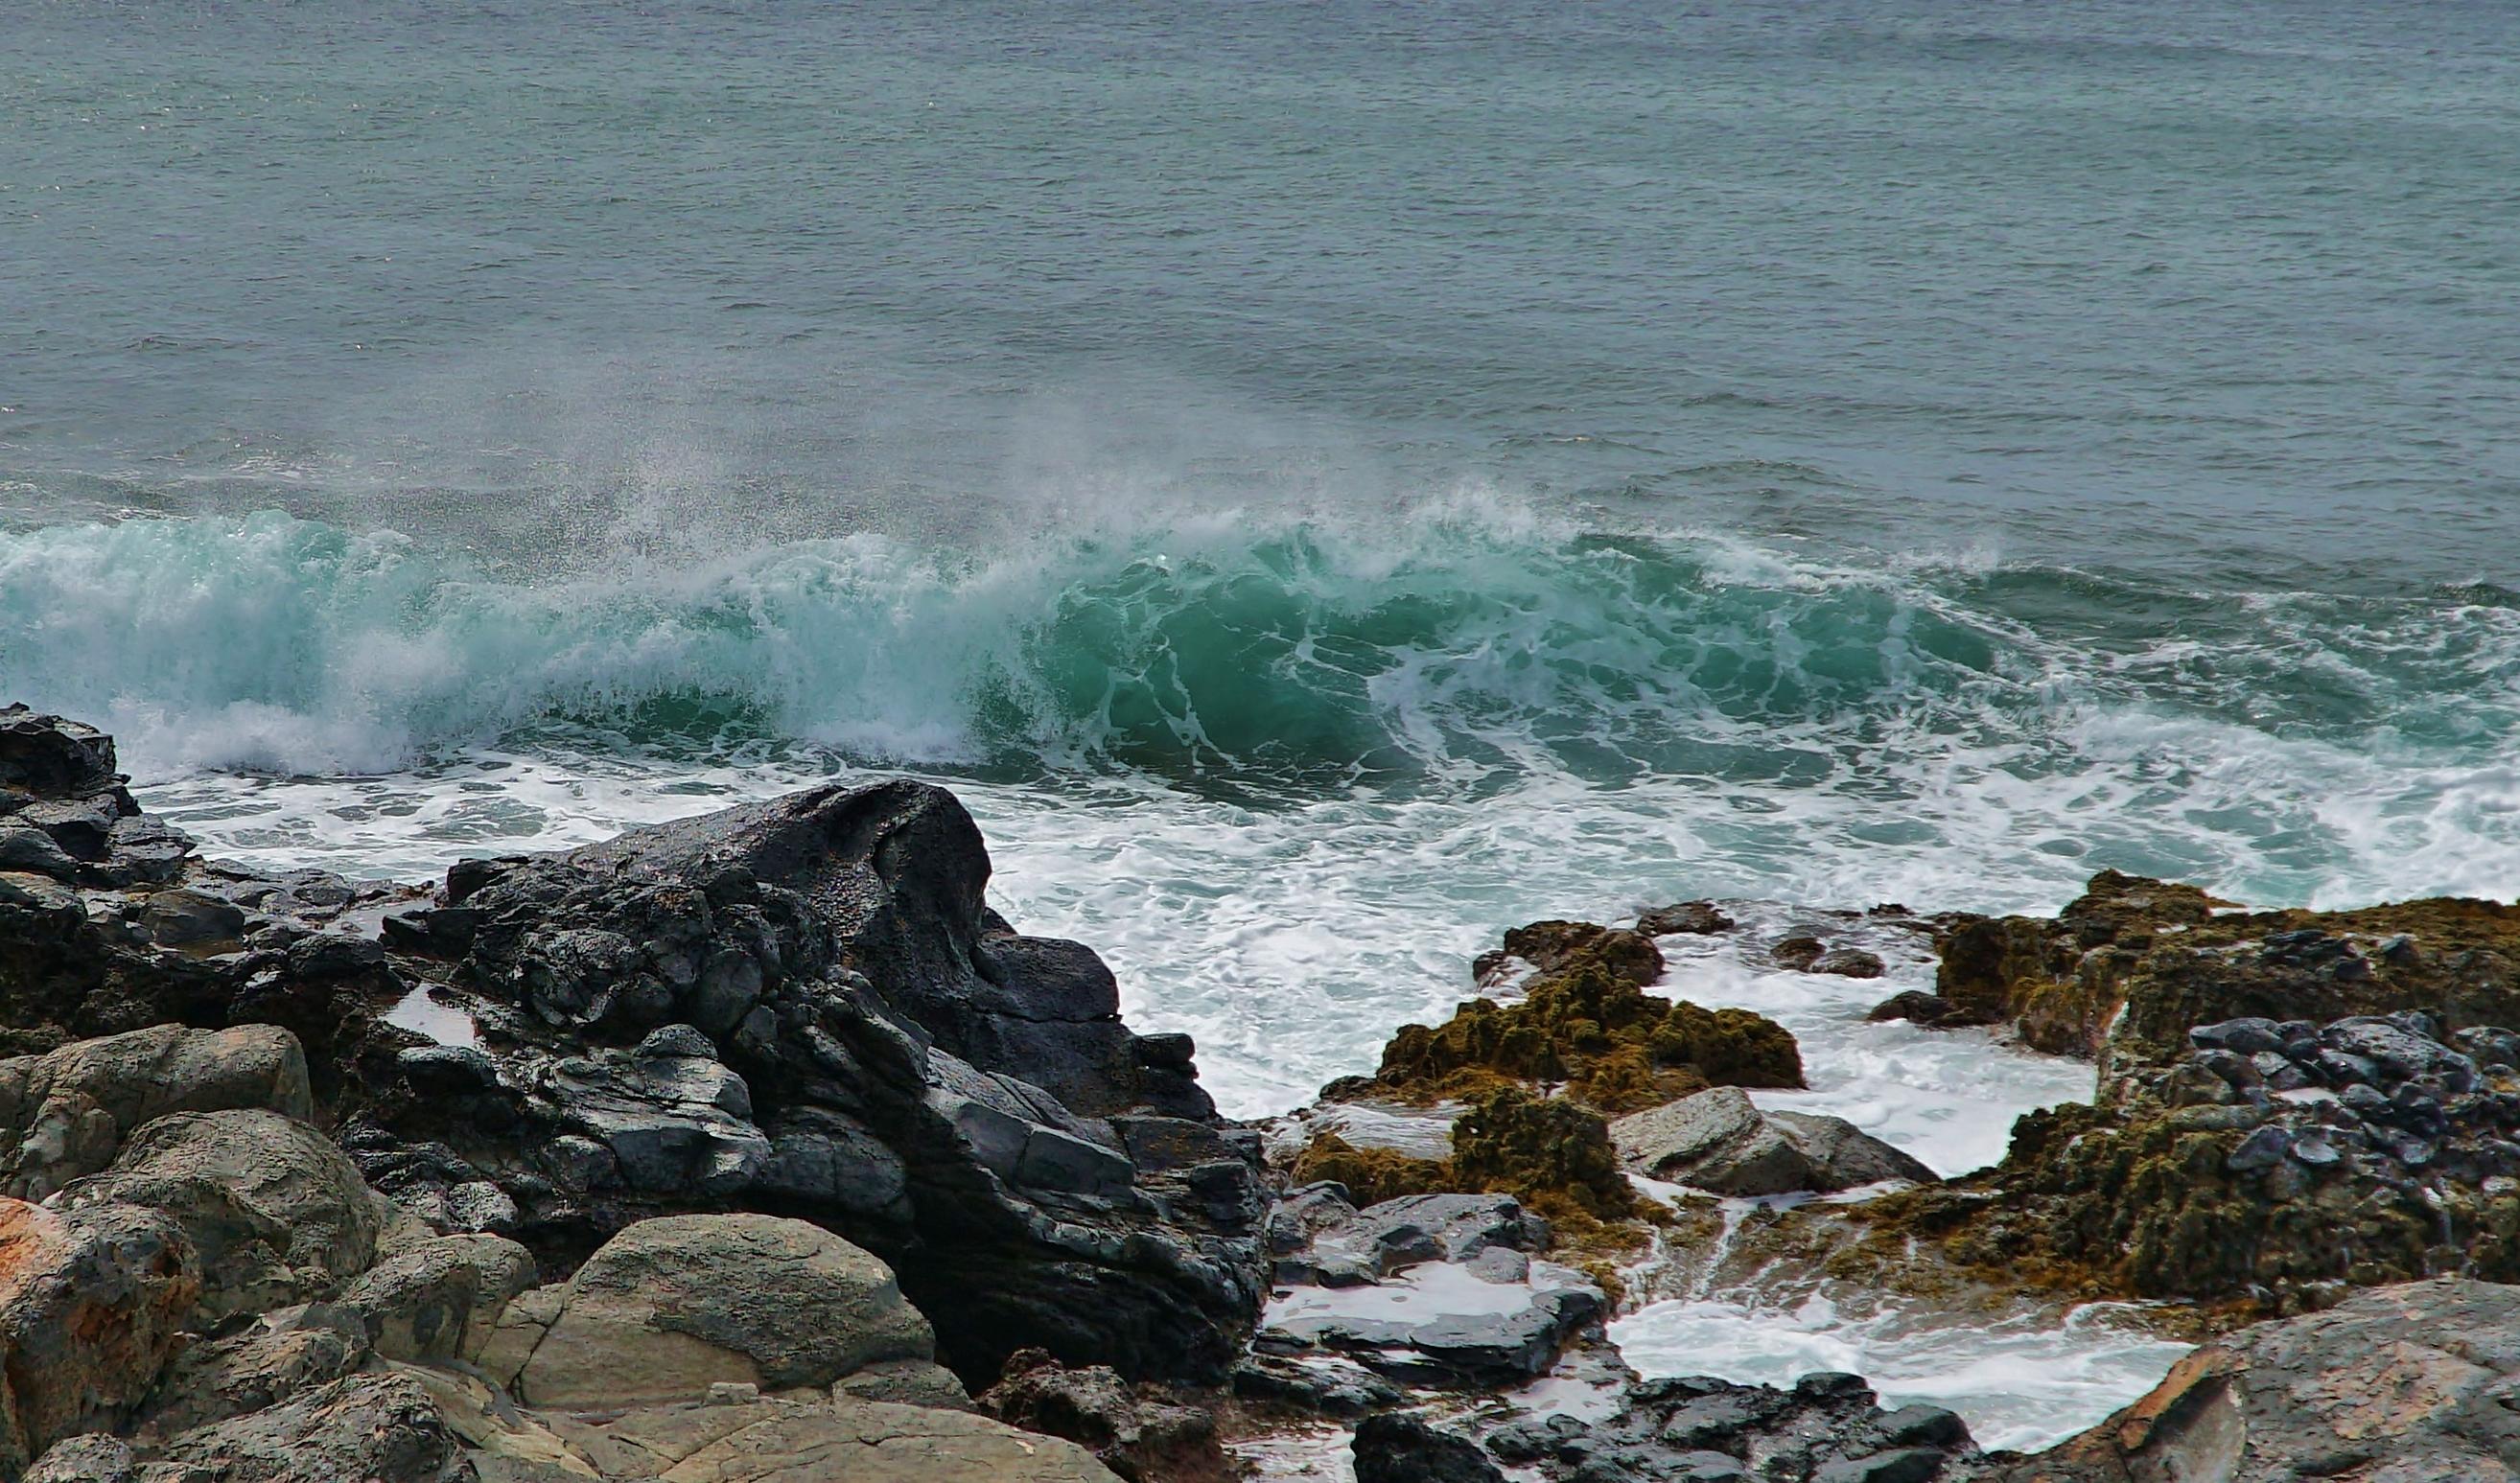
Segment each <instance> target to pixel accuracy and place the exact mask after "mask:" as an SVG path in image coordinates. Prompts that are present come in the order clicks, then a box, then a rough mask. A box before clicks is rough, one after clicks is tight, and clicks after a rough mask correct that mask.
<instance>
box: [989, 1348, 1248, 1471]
mask: <svg viewBox="0 0 2520 1483" xmlns="http://www.w3.org/2000/svg"><path fill="white" fill-rule="evenodd" d="M979 1404H980V1407H981V1409H982V1410H984V1411H986V1412H987V1413H988V1414H989V1415H991V1416H996V1417H997V1418H998V1419H1000V1420H1002V1421H1005V1422H1007V1423H1008V1424H1009V1425H1012V1426H1019V1427H1021V1428H1023V1429H1024V1430H1026V1431H1030V1432H1038V1433H1040V1434H1042V1435H1044V1436H1053V1437H1064V1438H1066V1439H1067V1440H1068V1441H1071V1442H1074V1443H1076V1444H1078V1445H1079V1446H1082V1447H1083V1448H1085V1449H1086V1450H1087V1451H1088V1452H1091V1453H1092V1454H1094V1456H1095V1458H1096V1460H1097V1461H1101V1462H1102V1464H1103V1465H1104V1466H1105V1467H1108V1468H1110V1469H1111V1470H1112V1471H1113V1472H1115V1473H1117V1474H1119V1475H1120V1476H1121V1477H1122V1478H1125V1479H1128V1480H1129V1483H1228V1480H1231V1479H1233V1478H1236V1477H1238V1476H1239V1474H1240V1469H1239V1468H1238V1467H1237V1466H1235V1464H1234V1462H1233V1461H1232V1460H1231V1459H1230V1458H1228V1457H1227V1455H1226V1451H1225V1445H1224V1442H1223V1440H1222V1439H1221V1437H1220V1435H1219V1432H1218V1428H1217V1422H1216V1417H1215V1416H1213V1415H1211V1414H1210V1413H1209V1412H1208V1411H1206V1410H1205V1409H1202V1408H1200V1407H1197V1406H1184V1405H1179V1404H1175V1403H1174V1401H1173V1399H1172V1398H1170V1397H1169V1396H1167V1394H1166V1393H1165V1392H1164V1391H1163V1390H1162V1389H1161V1388H1160V1387H1155V1386H1132V1385H1131V1384H1130V1383H1129V1382H1128V1381H1126V1380H1123V1379H1122V1378H1120V1376H1119V1375H1118V1374H1117V1373H1116V1372H1114V1371H1111V1370H1109V1369H1107V1368H1105V1367H1102V1366H1099V1365H1098V1366H1092V1367H1089V1368H1086V1369H1082V1370H1071V1369H1068V1368H1067V1367H1065V1366H1062V1365H1059V1364H1058V1363H1057V1361H1055V1360H1053V1359H1051V1358H1050V1356H1048V1355H1047V1354H1044V1353H1042V1352H1041V1351H1039V1350H1026V1351H1022V1352H1020V1353H1018V1354H1016V1355H1015V1356H1014V1357H1013V1358H1012V1359H1011V1360H1010V1361H1009V1362H1008V1364H1007V1377H1006V1378H1005V1379H1003V1380H1000V1381H999V1382H998V1383H997V1384H996V1385H994V1386H992V1387H991V1388H990V1389H989V1391H988V1392H987V1393H986V1394H985V1395H982V1396H981V1397H980V1402H979Z"/></svg>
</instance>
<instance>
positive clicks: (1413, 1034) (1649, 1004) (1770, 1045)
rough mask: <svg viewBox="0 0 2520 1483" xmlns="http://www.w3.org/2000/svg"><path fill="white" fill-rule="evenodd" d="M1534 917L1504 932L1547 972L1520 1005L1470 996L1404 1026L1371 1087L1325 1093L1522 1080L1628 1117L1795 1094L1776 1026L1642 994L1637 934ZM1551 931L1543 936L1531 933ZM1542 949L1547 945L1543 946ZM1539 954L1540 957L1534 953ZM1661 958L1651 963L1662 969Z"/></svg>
mask: <svg viewBox="0 0 2520 1483" xmlns="http://www.w3.org/2000/svg"><path fill="white" fill-rule="evenodd" d="M1585 926H1586V924H1584V923H1575V922H1541V923H1535V924H1534V925H1533V926H1530V927H1524V928H1517V929H1516V931H1514V932H1509V933H1508V934H1507V943H1508V948H1509V949H1513V948H1514V946H1515V944H1516V943H1517V942H1519V943H1520V944H1521V946H1520V948H1519V949H1516V950H1515V952H1514V956H1516V957H1521V958H1523V959H1525V961H1528V962H1534V963H1538V964H1542V965H1544V968H1543V971H1541V972H1539V973H1538V974H1536V975H1535V976H1534V977H1533V978H1531V979H1530V980H1529V981H1528V982H1527V983H1526V984H1525V985H1524V988H1523V996H1522V998H1520V999H1518V1000H1515V1001H1513V1002H1511V1003H1507V1004H1500V1003H1498V1002H1497V1001H1495V1000H1492V999H1473V1000H1470V1001H1468V1002H1467V1003H1465V1004H1463V1005H1462V1006H1461V1007H1460V1008H1459V1009H1457V1010H1456V1011H1454V1013H1453V1017H1452V1018H1451V1019H1449V1020H1446V1021H1445V1022H1444V1023H1443V1024H1441V1025H1437V1026H1433V1027H1429V1026H1426V1025H1417V1024H1413V1025H1404V1026H1402V1027H1401V1029H1400V1032H1399V1033H1398V1034H1396V1035H1394V1036H1393V1037H1392V1038H1391V1041H1390V1043H1389V1044H1388V1045H1387V1046H1385V1047H1384V1048H1383V1053H1382V1065H1381V1068H1380V1069H1379V1070H1378V1071H1376V1072H1375V1074H1374V1075H1373V1078H1372V1079H1371V1080H1370V1081H1366V1080H1357V1081H1351V1082H1345V1083H1335V1084H1333V1087H1332V1088H1331V1089H1328V1090H1326V1092H1325V1095H1327V1096H1333V1097H1338V1096H1357V1095H1369V1094H1379V1095H1383V1096H1389V1097H1396V1098H1399V1099H1401V1100H1403V1101H1413V1102H1418V1103H1421V1104H1422V1103H1427V1102H1433V1101H1442V1100H1445V1099H1447V1098H1473V1097H1478V1096H1481V1095H1484V1094H1486V1093H1490V1092H1494V1091H1497V1090H1499V1089H1500V1088H1504V1087H1508V1086H1513V1085H1517V1084H1527V1083H1545V1084H1552V1085H1556V1084H1562V1085H1563V1086H1564V1088H1565V1091H1566V1094H1567V1095H1568V1096H1569V1097H1571V1098H1573V1099H1574V1100H1576V1101H1581V1102H1583V1103H1585V1104H1587V1105H1589V1106H1592V1107H1594V1108H1597V1109H1598V1110H1600V1111H1602V1112H1608V1113H1619V1112H1632V1111H1636V1110H1638V1109H1640V1108H1643V1107H1651V1106H1659V1105H1661V1104H1662V1103H1664V1102H1667V1101H1674V1100H1675V1099H1678V1098H1682V1097H1686V1096H1688V1094H1690V1093H1691V1092H1698V1091H1703V1090H1704V1089H1705V1088H1707V1087H1708V1086H1710V1085H1712V1086H1740V1087H1800V1086H1801V1085H1802V1084H1803V1068H1802V1054H1801V1051H1800V1049H1799V1048H1798V1047H1797V1046H1796V1045H1795V1044H1794V1038H1793V1035H1792V1034H1791V1033H1790V1032H1789V1031H1787V1030H1786V1029H1785V1028H1784V1027H1783V1026H1781V1025H1779V1024H1778V1023H1776V1022H1775V1021H1774V1020H1771V1019H1768V1018H1766V1017H1764V1016H1762V1015H1758V1014H1754V1013H1751V1012H1750V1011H1747V1010H1732V1009H1725V1010H1708V1009H1704V1008H1702V1007H1700V1006H1697V1005H1694V1004H1690V1003H1688V1001H1686V1000H1683V1001H1679V1002H1674V1001H1672V1000H1668V999H1663V998H1660V997H1658V996H1656V995H1651V994H1647V993H1645V992H1644V989H1643V985H1644V983H1645V982H1648V981H1650V980H1649V978H1647V977H1645V976H1644V975H1645V973H1646V972H1647V969H1648V965H1647V963H1646V961H1645V960H1644V959H1643V958H1642V957H1640V956H1638V955H1637V954H1636V953H1635V952H1634V950H1633V943H1632V942H1631V939H1633V942H1634V943H1643V946H1644V947H1645V949H1646V950H1647V951H1651V949H1652V943H1651V942H1650V941H1648V940H1646V939H1643V938H1642V937H1639V936H1638V935H1637V934H1636V933H1634V932H1621V931H1617V930H1615V929H1611V928H1604V927H1590V928H1589V929H1588V930H1589V932H1590V934H1591V935H1589V936H1587V935H1585V934H1584V933H1582V932H1578V931H1576V930H1575V929H1576V928H1579V927H1585ZM1542 928H1548V929H1550V930H1549V932H1548V933H1547V934H1545V937H1544V938H1542V939H1540V940H1539V941H1535V939H1534V938H1533V937H1531V936H1527V935H1526V934H1539V933H1540V932H1541V929H1542ZM1543 943H1545V946H1544V945H1543ZM1535 954H1537V956H1534V955H1535ZM1660 966H1661V957H1660V955H1659V954H1655V955H1654V956H1653V959H1652V961H1651V964H1650V968H1651V970H1652V971H1657V972H1658V971H1659V969H1660Z"/></svg>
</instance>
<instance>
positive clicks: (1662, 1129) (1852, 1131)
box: [1610, 1087, 1935, 1194]
mask: <svg viewBox="0 0 2520 1483" xmlns="http://www.w3.org/2000/svg"><path fill="white" fill-rule="evenodd" d="M1610 1140H1611V1142H1612V1143H1614V1144H1616V1145H1617V1146H1618V1149H1619V1153H1620V1156H1621V1157H1622V1158H1624V1159H1625V1160H1626V1161H1627V1162H1628V1163H1629V1164H1630V1165H1631V1166H1633V1167H1635V1168H1637V1169H1639V1170H1641V1171H1642V1172H1643V1173H1645V1174H1649V1175H1651V1176H1653V1177H1654V1178H1656V1179H1666V1180H1674V1181H1677V1182H1679V1183H1681V1184H1686V1185H1693V1186H1696V1187H1697V1188H1699V1189H1701V1190H1707V1191H1713V1192H1715V1193H1718V1194H1782V1193H1786V1192H1789V1191H1797V1190H1810V1191H1823V1192H1830V1191H1840V1190H1852V1189H1855V1188H1856V1187H1858V1186H1862V1185H1872V1184H1879V1183H1883V1182H1886V1181H1892V1180H1899V1181H1906V1182H1908V1183H1911V1184H1932V1183H1934V1182H1935V1175H1934V1171H1933V1170H1931V1169H1928V1168H1926V1167H1925V1166H1924V1165H1923V1164H1922V1163H1920V1162H1918V1161H1917V1160H1916V1159H1914V1158H1913V1157H1911V1156H1909V1155H1908V1154H1906V1153H1902V1152H1901V1151H1899V1150H1898V1149H1897V1148H1894V1147H1892V1146H1890V1145H1888V1144H1885V1143H1883V1142H1881V1141H1880V1140H1879V1139H1877V1138H1872V1137H1869V1136H1868V1135H1866V1134H1865V1133H1864V1132H1863V1131H1862V1130H1861V1129H1859V1128H1857V1127H1856V1126H1855V1125H1854V1124H1853V1123H1850V1122H1848V1121H1847V1120H1846V1119H1844V1118H1842V1117H1828V1116H1823V1115H1820V1114H1815V1113H1807V1112H1762V1111H1760V1110H1759V1108H1758V1107H1757V1106H1755V1105H1753V1104H1752V1103H1751V1101H1750V1099H1749V1097H1748V1096H1747V1095H1746V1094H1744V1093H1743V1092H1741V1091H1740V1090H1739V1089H1737V1088H1733V1087H1716V1088H1713V1089H1710V1090H1708V1091H1704V1092H1700V1093H1698V1094H1697V1095H1695V1096H1694V1097H1688V1098H1684V1099H1682V1100H1681V1101H1676V1102H1672V1103H1670V1104H1669V1105H1666V1106H1661V1107H1654V1108H1650V1109H1648V1110H1646V1111H1643V1112H1637V1113H1632V1114H1630V1115H1628V1116H1626V1117H1623V1118H1620V1119H1619V1120H1618V1121H1616V1122H1614V1123H1612V1124H1610Z"/></svg>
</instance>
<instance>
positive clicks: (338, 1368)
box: [133, 1303, 368, 1444]
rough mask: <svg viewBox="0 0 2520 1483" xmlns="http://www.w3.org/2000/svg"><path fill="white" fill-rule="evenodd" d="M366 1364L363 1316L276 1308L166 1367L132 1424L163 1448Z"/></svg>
mask: <svg viewBox="0 0 2520 1483" xmlns="http://www.w3.org/2000/svg"><path fill="white" fill-rule="evenodd" d="M367 1357H368V1335H367V1329H366V1326H365V1325H363V1324H362V1323H361V1322H360V1319H359V1316H358V1315H357V1314H355V1313H352V1312H350V1311H349V1310H347V1309H345V1308H337V1307H335V1306H333V1305H331V1304H329V1303H300V1304H298V1305H297V1306H295V1307H293V1308H280V1309H275V1310H273V1311H272V1312H270V1313H267V1314H264V1315H262V1316H261V1317H259V1318H256V1319H253V1320H250V1321H248V1323H246V1324H245V1325H244V1326H242V1327H239V1328H234V1329H230V1330H228V1331H225V1332H222V1333H220V1334H219V1335H218V1336H216V1337H215V1338H209V1339H200V1340H196V1341H195V1342H194V1343H192V1344H191V1345H189V1346H187V1347H186V1348H185V1350H184V1351H183V1353H182V1354H181V1355H179V1356H178V1357H177V1358H176V1360H175V1363H174V1364H172V1365H171V1366H169V1367H167V1370H166V1373H165V1375H164V1376H163V1377H162V1378H161V1379H160V1380H159V1382H158V1389H157V1393H156V1394H155V1395H154V1396H153V1397H152V1398H151V1403H150V1405H149V1406H148V1407H147V1408H146V1409H145V1410H144V1412H143V1413H142V1415H141V1416H139V1418H138V1419H137V1421H136V1422H135V1424H134V1428H133V1435H134V1436H135V1437H136V1438H137V1439H139V1440H141V1441H142V1442H144V1443H149V1444H155V1443H160V1442H163V1441H165V1440H167V1439H168V1438H171V1437H175V1436H178V1435H180V1434H182V1433H184V1432H187V1431H191V1430H193V1429H194V1428H196V1427H200V1426H209V1425H214V1424H216V1423H218V1422H220V1421H225V1420H227V1419H229V1418H230V1417H233V1416H244V1415H246V1414H247V1413H248V1412H255V1411H261V1410H263V1409H264V1408H266V1407H269V1406H275V1405H278V1404H279V1403H280V1402H282V1401H285V1400H287V1399H289V1398H290V1397H291V1396H293V1395H296V1394H298V1393H299V1392H301V1391H305V1390H310V1389H312V1388H314V1387H315V1386H318V1385H325V1384H329V1383H331V1382H332V1381H335V1380H337V1379H339V1378H341V1377H342V1376H343V1375H346V1374H348V1373H349V1372H350V1371H354V1370H356V1369H358V1368H359V1367H360V1365H361V1364H362V1363H364V1362H365V1361H366V1359H367Z"/></svg>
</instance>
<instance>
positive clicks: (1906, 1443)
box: [1355, 1373, 1985, 1483]
mask: <svg viewBox="0 0 2520 1483" xmlns="http://www.w3.org/2000/svg"><path fill="white" fill-rule="evenodd" d="M1472 1433H1476V1434H1475V1435H1473V1434H1472ZM1355 1448H1356V1458H1357V1473H1358V1477H1359V1479H1360V1483H1362V1480H1363V1479H1364V1478H1366V1477H1367V1476H1368V1473H1369V1469H1371V1470H1372V1473H1373V1475H1374V1476H1383V1477H1390V1478H1395V1479H1397V1478H1403V1477H1421V1476H1422V1477H1439V1478H1463V1479H1501V1478H1503V1477H1505V1476H1506V1473H1505V1472H1504V1470H1503V1468H1502V1467H1500V1466H1499V1464H1505V1465H1508V1466H1512V1467H1515V1468H1517V1469H1524V1470H1526V1471H1525V1472H1524V1474H1523V1475H1525V1476H1529V1475H1534V1474H1536V1475H1537V1476H1540V1477H1543V1478H1547V1479H1551V1480H1553V1483H1556V1480H1563V1483H1767V1480H1789V1483H1962V1480H1968V1479H1976V1478H1980V1477H1983V1476H1985V1474H1984V1472H1983V1470H1982V1469H1983V1467H1984V1465H1985V1459H1984V1456H1983V1455H1982V1454H1980V1453H1979V1452H1978V1450H1977V1448H1976V1447H1975V1446H1974V1445H1973V1444H1972V1443H1971V1442H1970V1440H1969V1434H1968V1427H1967V1424H1966V1423H1965V1422H1963V1421H1962V1420H1961V1419H1960V1418H1959V1417H1958V1416H1957V1415H1955V1414H1953V1413H1951V1412H1949V1411H1945V1410H1943V1409H1941V1408H1940V1407H1932V1406H1909V1407H1902V1408H1899V1409H1897V1410H1884V1409H1883V1408H1881V1407H1880V1406H1879V1405H1878V1404H1877V1401H1876V1398H1875V1397H1874V1395H1873V1393H1872V1390H1871V1388H1870V1387H1869V1386H1868V1385H1867V1384H1865V1382H1864V1380H1863V1379H1862V1378H1861V1377H1859V1376H1856V1375H1851V1374H1833V1373H1814V1374H1809V1375H1806V1376H1804V1377H1803V1378H1802V1379H1801V1380H1800V1381H1799V1382H1797V1383H1796V1384H1795V1385H1794V1386H1793V1388H1791V1389H1789V1390H1787V1389H1778V1388H1777V1387H1774V1386H1766V1385H1737V1384H1733V1383H1730V1382H1728V1381H1724V1380H1717V1379H1710V1378H1705V1377H1690V1378H1682V1379H1667V1380H1645V1381H1640V1382H1636V1383H1633V1384H1631V1385H1629V1386H1628V1387H1627V1388H1626V1390H1625V1391H1624V1393H1623V1394H1622V1395H1621V1396H1620V1397H1619V1403H1618V1406H1617V1409H1616V1410H1614V1411H1612V1412H1611V1413H1609V1414H1608V1415H1606V1416H1601V1417H1599V1418H1597V1419H1591V1420H1587V1419H1583V1418H1580V1417H1577V1416H1565V1415H1558V1416H1529V1417H1525V1418H1522V1419H1518V1420H1514V1421H1510V1422H1508V1423H1507V1424H1505V1425H1502V1426H1496V1427H1493V1428H1487V1429H1481V1428H1478V1427H1476V1426H1475V1425H1473V1426H1471V1427H1469V1428H1465V1429H1449V1430H1448V1429H1442V1428H1438V1427H1434V1426H1429V1425H1427V1424H1426V1423H1424V1422H1422V1421H1418V1420H1415V1419H1410V1418H1391V1419H1389V1420H1387V1421H1384V1422H1383V1423H1382V1424H1379V1425H1372V1424H1370V1425H1369V1426H1368V1427H1362V1428H1360V1429H1359V1430H1358V1432H1357V1438H1356V1444H1355ZM1412 1469H1418V1470H1417V1471H1414V1472H1413V1471H1412Z"/></svg>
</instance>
